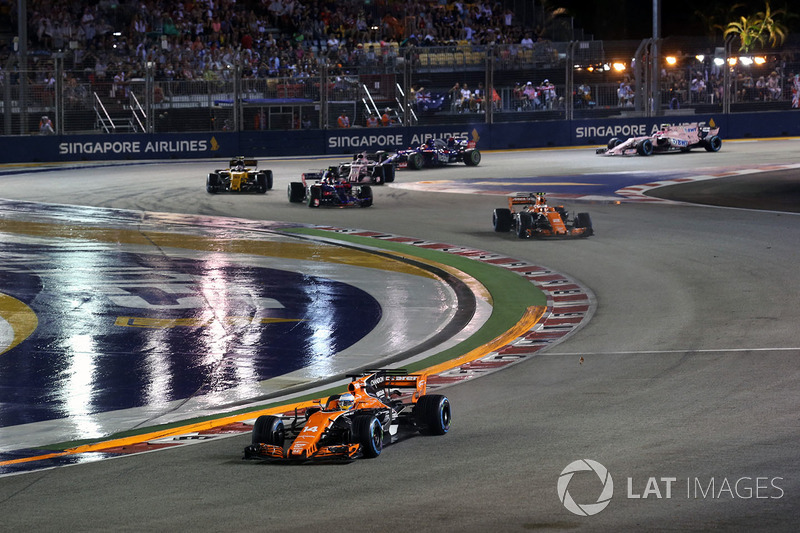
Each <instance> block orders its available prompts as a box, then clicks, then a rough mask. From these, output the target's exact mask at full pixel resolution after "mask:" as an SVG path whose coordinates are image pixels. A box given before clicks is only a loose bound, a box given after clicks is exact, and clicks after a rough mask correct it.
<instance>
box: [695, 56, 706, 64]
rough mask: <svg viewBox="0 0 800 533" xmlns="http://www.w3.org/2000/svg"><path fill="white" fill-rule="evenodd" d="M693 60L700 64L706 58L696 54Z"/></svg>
mask: <svg viewBox="0 0 800 533" xmlns="http://www.w3.org/2000/svg"><path fill="white" fill-rule="evenodd" d="M694 58H695V59H696V60H698V61H700V62H701V63H702V62H703V60H704V59H705V58H706V56H704V55H703V54H697V55H696V56H694Z"/></svg>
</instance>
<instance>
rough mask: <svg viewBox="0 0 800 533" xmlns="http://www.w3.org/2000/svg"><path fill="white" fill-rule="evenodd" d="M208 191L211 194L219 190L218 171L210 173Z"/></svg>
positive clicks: (207, 181)
mask: <svg viewBox="0 0 800 533" xmlns="http://www.w3.org/2000/svg"><path fill="white" fill-rule="evenodd" d="M206 191H208V192H209V193H211V194H214V193H217V192H219V174H217V173H216V172H211V173H209V175H208V177H207V178H206Z"/></svg>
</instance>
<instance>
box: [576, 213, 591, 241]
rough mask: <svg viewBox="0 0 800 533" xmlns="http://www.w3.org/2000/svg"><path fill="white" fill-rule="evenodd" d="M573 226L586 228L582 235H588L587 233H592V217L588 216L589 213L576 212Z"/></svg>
mask: <svg viewBox="0 0 800 533" xmlns="http://www.w3.org/2000/svg"><path fill="white" fill-rule="evenodd" d="M575 227H576V228H586V231H585V232H584V235H585V236H586V237H588V236H589V235H594V228H593V227H592V217H590V216H589V213H578V214H577V215H576V217H575Z"/></svg>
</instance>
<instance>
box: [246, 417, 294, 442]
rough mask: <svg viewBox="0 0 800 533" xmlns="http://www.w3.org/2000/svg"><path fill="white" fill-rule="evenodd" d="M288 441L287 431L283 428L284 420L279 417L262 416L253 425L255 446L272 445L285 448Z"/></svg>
mask: <svg viewBox="0 0 800 533" xmlns="http://www.w3.org/2000/svg"><path fill="white" fill-rule="evenodd" d="M285 440H286V431H285V429H284V427H283V420H281V419H280V418H279V417H277V416H270V415H262V416H259V417H258V418H256V423H255V424H254V425H253V437H252V443H253V444H272V445H273V446H283V443H284V441H285Z"/></svg>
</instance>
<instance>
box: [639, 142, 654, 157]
mask: <svg viewBox="0 0 800 533" xmlns="http://www.w3.org/2000/svg"><path fill="white" fill-rule="evenodd" d="M636 153H638V154H639V155H644V156H648V155H651V154H652V153H653V141H651V140H650V139H645V140H643V141H642V142H640V143H639V145H638V146H637V147H636Z"/></svg>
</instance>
